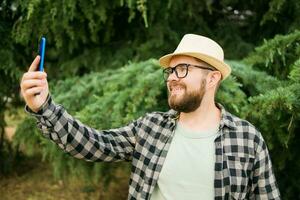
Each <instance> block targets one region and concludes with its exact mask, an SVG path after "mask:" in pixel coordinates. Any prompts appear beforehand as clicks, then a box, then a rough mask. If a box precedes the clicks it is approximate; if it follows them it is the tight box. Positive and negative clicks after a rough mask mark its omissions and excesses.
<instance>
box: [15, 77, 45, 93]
mask: <svg viewBox="0 0 300 200" xmlns="http://www.w3.org/2000/svg"><path fill="white" fill-rule="evenodd" d="M45 84H46V79H42V80H40V79H29V80H25V81H23V82H22V84H21V89H22V90H26V89H28V88H32V87H37V86H44V85H45Z"/></svg>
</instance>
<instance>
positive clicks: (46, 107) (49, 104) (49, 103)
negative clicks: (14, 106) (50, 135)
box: [25, 95, 56, 118]
mask: <svg viewBox="0 0 300 200" xmlns="http://www.w3.org/2000/svg"><path fill="white" fill-rule="evenodd" d="M55 107H56V106H55V103H54V102H53V100H52V98H51V96H50V95H48V97H47V99H46V101H45V102H44V104H43V105H42V106H41V108H40V109H39V110H38V111H37V112H34V111H33V110H31V109H30V108H29V107H28V105H26V106H25V111H26V112H27V113H28V114H30V115H33V116H35V117H38V118H39V117H50V116H51V115H52V114H53V112H54V111H55Z"/></svg>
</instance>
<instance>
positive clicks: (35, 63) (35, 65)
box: [28, 56, 40, 72]
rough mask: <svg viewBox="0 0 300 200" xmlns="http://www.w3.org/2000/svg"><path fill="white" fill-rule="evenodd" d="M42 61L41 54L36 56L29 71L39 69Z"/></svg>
mask: <svg viewBox="0 0 300 200" xmlns="http://www.w3.org/2000/svg"><path fill="white" fill-rule="evenodd" d="M39 63H40V56H36V57H35V59H34V60H33V62H32V63H31V65H30V67H29V70H28V72H34V71H36V70H37V68H38V65H39Z"/></svg>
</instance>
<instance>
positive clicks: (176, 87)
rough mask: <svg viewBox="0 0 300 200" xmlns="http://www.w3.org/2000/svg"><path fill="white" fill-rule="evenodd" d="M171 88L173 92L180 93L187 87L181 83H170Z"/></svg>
mask: <svg viewBox="0 0 300 200" xmlns="http://www.w3.org/2000/svg"><path fill="white" fill-rule="evenodd" d="M169 88H170V89H169V90H170V93H171V94H179V93H182V92H183V91H184V90H185V87H184V86H182V85H179V84H176V85H175V84H173V85H170V86H169Z"/></svg>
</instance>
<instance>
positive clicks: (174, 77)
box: [167, 71, 178, 81]
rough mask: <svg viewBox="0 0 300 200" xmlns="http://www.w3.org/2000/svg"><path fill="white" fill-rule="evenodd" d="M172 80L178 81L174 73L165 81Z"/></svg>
mask: <svg viewBox="0 0 300 200" xmlns="http://www.w3.org/2000/svg"><path fill="white" fill-rule="evenodd" d="M174 80H176V81H177V80H178V77H177V76H176V73H175V71H173V73H171V74H170V75H169V77H168V79H167V81H174Z"/></svg>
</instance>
